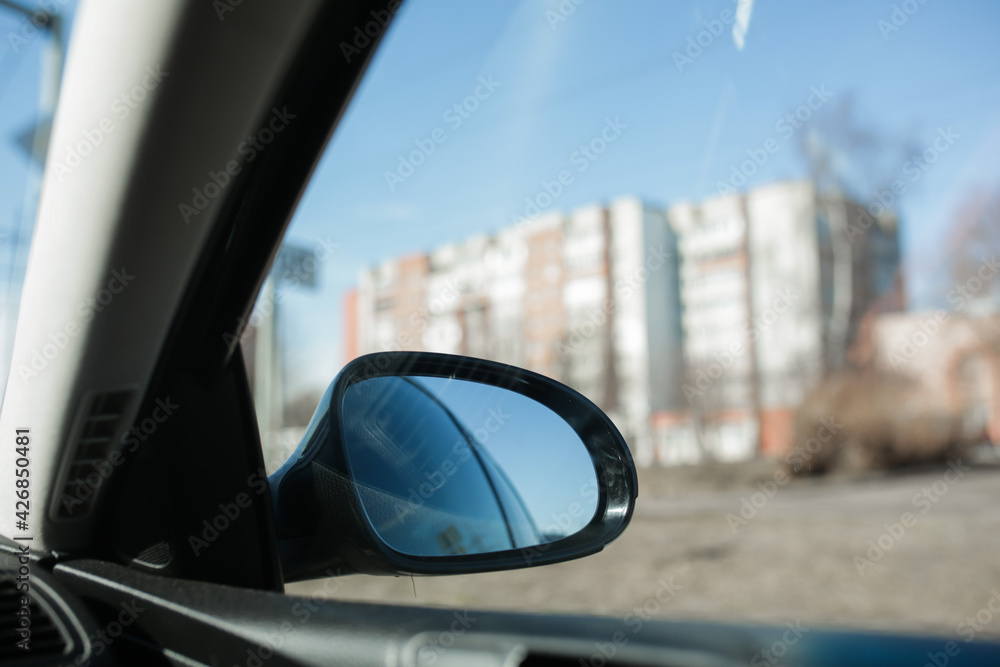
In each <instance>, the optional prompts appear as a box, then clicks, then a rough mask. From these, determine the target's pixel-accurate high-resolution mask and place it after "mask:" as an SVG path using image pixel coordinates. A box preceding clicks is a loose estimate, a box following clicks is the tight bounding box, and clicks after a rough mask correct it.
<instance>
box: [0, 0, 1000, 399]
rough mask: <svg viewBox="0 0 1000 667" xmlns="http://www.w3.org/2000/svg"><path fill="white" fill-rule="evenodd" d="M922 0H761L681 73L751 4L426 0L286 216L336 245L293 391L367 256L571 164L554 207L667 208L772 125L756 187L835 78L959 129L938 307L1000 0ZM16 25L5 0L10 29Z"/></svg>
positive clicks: (0, 208) (321, 352) (10, 115)
mask: <svg viewBox="0 0 1000 667" xmlns="http://www.w3.org/2000/svg"><path fill="white" fill-rule="evenodd" d="M910 2H912V3H913V7H916V8H917V9H916V12H915V13H913V14H912V16H908V18H907V20H906V22H905V23H904V24H902V25H901V26H900V27H899V30H897V31H894V32H892V33H889V34H888V35H887V38H885V37H884V36H883V33H882V32H881V31H880V27H879V21H880V20H881V21H889V20H890V19H891V16H892V13H893V5H894V4H896V5H897V6H899V5H901V4H902V3H900V2H895V3H893V2H879V1H875V0H844V1H841V2H836V3H831V2H818V1H808V2H806V1H801V0H798V1H796V0H757V1H756V2H755V3H754V6H753V11H752V15H751V19H750V24H749V30H748V32H747V35H746V41H745V45H744V48H743V49H742V50H739V49H737V48H736V46H735V44H734V42H733V39H732V38H731V36H730V31H729V27H728V26H727V27H726V30H725V31H724V32H723V33H722V34H721V35H720V36H718V37H713V39H712V40H711V41H710V43H708V45H707V46H705V47H704V50H703V53H702V54H701V55H700V56H699V57H697V58H696V59H694V61H693V62H692V63H690V64H687V65H686V66H685V67H684V68H683V71H678V68H677V66H676V65H675V60H674V57H673V54H674V53H675V52H683V51H684V50H685V48H686V47H687V46H688V40H689V38H690V39H697V36H698V34H699V32H701V31H703V30H704V29H705V28H704V22H705V21H712V20H714V19H717V18H718V17H719V16H720V15H721V14H722V12H723V11H724V10H731V9H733V8H734V6H735V3H734V2H733V0H699V1H694V2H663V1H662V0H621V1H617V2H611V1H610V0H585V1H584V2H582V4H580V5H579V6H577V7H576V10H575V11H574V12H573V13H572V14H571V15H569V16H568V17H566V20H565V21H562V22H559V23H556V24H554V25H553V24H552V23H551V22H550V18H549V16H551V14H550V15H549V16H547V14H546V12H547V11H555V10H557V9H558V7H559V5H560V4H563V3H561V2H560V1H559V0H523V1H518V0H507V1H497V2H489V3H486V2H468V1H467V0H410V1H409V2H408V3H407V4H406V5H405V6H404V8H403V9H402V10H401V11H400V14H399V17H398V20H397V21H396V22H395V23H394V25H393V26H392V28H391V29H390V31H389V33H388V35H387V38H386V40H385V41H384V43H383V48H382V49H381V50H380V52H379V53H378V55H377V56H376V58H375V61H374V63H373V65H372V67H371V68H370V69H369V72H368V76H367V77H366V79H365V81H364V82H363V83H362V85H361V87H360V89H359V91H358V94H357V96H356V98H355V100H354V101H353V103H352V105H351V107H350V109H349V111H348V113H347V114H346V116H345V118H344V120H343V122H342V124H341V126H340V127H339V129H338V130H337V132H336V134H335V136H334V139H333V141H332V142H331V144H330V146H329V148H328V150H327V153H326V155H325V156H324V158H323V160H322V163H321V164H320V166H319V168H318V169H317V171H316V173H315V174H314V178H313V182H312V183H311V185H310V187H309V190H308V191H307V194H306V196H305V197H304V199H303V201H302V203H301V205H300V208H299V210H298V211H297V213H296V215H295V219H294V221H293V224H292V227H291V229H290V232H289V236H288V239H289V240H290V241H293V242H295V243H297V244H301V245H304V246H306V247H312V246H313V245H314V244H315V242H316V240H317V239H319V238H324V239H326V238H329V239H330V240H331V241H332V242H334V243H337V244H339V250H338V252H337V253H336V255H335V256H334V258H333V259H332V260H330V261H328V262H326V263H324V264H323V265H322V267H321V269H320V271H321V276H320V289H319V290H317V291H313V292H305V291H301V290H299V291H294V290H289V292H288V299H287V304H288V305H287V307H285V308H284V310H283V314H284V316H285V318H286V319H285V321H284V322H283V324H282V333H283V335H284V337H285V343H286V352H287V355H286V356H287V361H286V370H287V374H288V381H289V385H290V387H291V388H292V390H293V391H295V390H297V389H298V388H302V387H306V386H317V387H318V386H321V385H325V384H326V383H327V382H329V380H330V379H331V378H332V377H333V375H335V373H336V371H337V370H338V369H339V368H340V366H341V365H342V361H343V356H342V345H341V338H342V335H341V321H340V314H341V308H342V306H341V299H342V296H343V293H344V291H345V290H346V289H347V288H349V287H350V286H351V285H353V284H354V283H355V281H356V278H357V274H358V271H359V270H360V269H361V268H362V267H364V266H366V265H369V264H372V263H375V262H377V261H378V260H380V259H384V258H389V257H393V256H396V255H399V254H401V253H405V252H413V251H421V250H428V249H430V248H433V247H435V246H437V245H439V244H441V243H445V242H448V241H455V240H460V239H463V238H466V237H469V236H472V235H475V234H479V233H484V232H491V231H495V230H497V229H499V228H501V227H504V226H506V225H508V224H509V221H510V219H511V216H512V215H514V214H516V213H518V212H520V211H522V210H523V209H524V206H525V204H524V202H525V198H527V197H534V196H535V195H537V194H538V193H539V192H540V191H541V187H542V186H541V183H542V182H543V181H546V180H552V179H554V178H555V177H556V175H557V174H558V173H559V171H561V170H563V169H572V170H573V176H574V180H573V183H572V184H571V185H570V186H568V187H566V188H565V190H564V192H563V193H562V194H561V195H560V196H559V197H558V198H557V199H556V201H555V203H554V204H553V206H552V208H554V209H559V210H563V211H565V210H568V209H572V208H573V207H576V206H579V205H583V204H588V203H592V202H595V201H607V200H609V199H611V198H614V197H617V196H620V195H626V194H633V195H638V196H640V197H642V198H643V199H645V200H647V201H649V202H651V203H653V204H658V205H664V206H665V205H669V204H672V203H675V202H677V201H680V200H685V199H687V200H699V199H701V198H704V197H706V196H710V195H713V194H714V193H715V192H716V184H717V182H718V181H719V180H722V179H726V178H728V177H729V175H730V172H731V168H732V165H734V164H736V163H738V162H741V161H743V160H744V159H745V158H746V152H747V151H748V150H752V149H756V148H759V147H760V146H762V145H763V144H764V142H765V141H766V140H768V139H769V138H774V139H776V140H777V141H778V144H779V149H778V150H777V152H776V153H774V154H773V155H771V156H770V157H769V159H768V161H767V163H766V164H764V166H763V167H761V168H760V169H759V170H758V171H757V173H756V174H754V175H753V176H752V177H751V178H750V181H749V183H748V186H753V185H757V184H762V183H767V182H771V181H774V180H778V179H789V178H799V177H801V176H802V175H803V174H804V163H803V160H802V159H801V157H800V153H799V150H798V148H797V136H795V137H792V138H791V139H787V140H786V139H783V138H782V137H781V135H779V134H778V132H777V131H776V129H775V124H776V123H777V122H778V121H779V120H780V119H781V118H782V117H783V116H784V115H785V114H787V113H789V112H791V111H794V110H795V108H796V107H798V106H799V105H801V104H803V103H805V102H806V101H807V99H808V97H809V95H810V90H811V89H812V88H813V87H814V86H826V88H827V89H828V90H829V91H831V93H832V97H831V99H830V101H829V102H827V105H834V104H836V103H837V102H839V101H840V100H842V99H844V98H845V97H847V96H852V97H853V99H854V100H855V103H856V107H857V119H858V122H859V123H860V124H861V125H862V126H864V127H865V128H866V129H870V130H873V131H875V132H876V133H878V134H879V135H880V136H884V137H888V138H890V139H892V140H899V141H902V140H908V141H910V142H912V143H914V144H915V145H917V146H919V147H924V146H927V145H929V144H930V142H932V141H933V140H934V137H935V135H936V133H937V130H938V128H945V127H952V128H953V129H954V131H955V132H956V133H958V135H959V136H960V138H959V139H958V140H957V141H956V142H955V144H954V146H953V147H952V148H951V149H950V150H949V151H948V152H947V153H946V154H944V155H942V157H941V159H940V160H939V161H938V162H937V163H936V164H935V165H933V167H931V168H930V169H928V170H927V171H926V172H925V173H924V174H923V175H922V177H921V178H920V179H919V181H918V182H916V183H913V184H912V185H911V187H909V190H908V192H907V193H906V195H905V196H904V198H903V200H902V202H901V203H900V205H899V213H900V217H901V219H902V222H903V244H904V253H905V258H906V261H907V262H908V263H909V264H910V266H911V271H910V276H911V278H912V283H913V284H912V285H911V289H912V291H914V292H915V295H916V296H917V297H918V299H924V300H925V301H926V302H927V303H931V301H930V298H931V296H933V295H932V294H930V293H929V292H927V291H926V289H925V288H926V285H925V284H923V283H921V281H920V279H919V278H920V275H919V274H920V271H923V272H924V273H925V274H926V273H928V268H927V267H934V266H937V263H938V262H939V261H940V257H939V256H938V251H939V248H940V247H941V245H942V243H941V241H942V239H943V238H944V237H945V236H946V235H947V228H948V224H949V222H950V219H951V215H952V214H953V212H954V210H955V209H956V207H957V206H958V205H959V203H960V202H961V201H962V200H963V198H964V197H966V196H967V195H968V193H969V191H970V190H971V189H972V188H974V187H977V186H983V185H990V186H994V187H995V186H996V184H997V182H998V175H1000V40H998V39H997V28H998V27H1000V4H997V3H995V2H990V1H988V0H953V1H951V2H944V0H926V2H924V4H920V1H919V0H910ZM17 25H18V24H17V23H16V22H15V21H14V20H13V19H12V17H11V16H10V15H8V14H6V13H4V12H0V35H7V33H8V32H9V31H10V30H11V29H12V27H16V26H17ZM883 25H884V24H883ZM703 39H704V38H703ZM41 42H42V39H40V38H36V39H34V40H32V41H31V42H30V43H29V45H28V49H26V50H24V51H22V52H21V53H20V54H17V57H14V54H11V53H8V52H7V51H9V49H7V48H6V43H7V40H6V39H3V40H2V43H0V52H3V56H2V59H0V94H2V97H0V133H2V134H3V138H2V140H0V224H4V225H7V224H9V222H10V221H11V220H12V219H13V216H14V212H15V211H18V210H19V209H20V206H21V201H22V199H23V189H24V182H25V171H24V165H25V164H26V157H25V156H24V155H23V153H21V152H20V149H19V148H17V147H16V146H15V145H14V139H13V135H14V134H15V133H16V132H19V131H22V130H23V129H24V128H25V127H27V126H28V125H30V124H31V123H32V122H33V120H34V117H33V114H34V105H35V104H36V101H37V82H38V74H39V58H38V54H37V49H40V48H41ZM31 50H36V52H34V53H32V52H31ZM490 76H492V77H493V80H495V81H496V82H499V84H500V85H499V87H498V88H496V90H495V91H494V92H493V93H492V94H491V95H490V96H489V97H488V99H485V100H484V101H482V102H481V105H480V107H479V109H477V110H476V111H475V112H473V113H472V114H471V115H470V116H469V117H468V118H467V119H464V120H463V122H462V124H461V126H460V127H457V128H454V127H452V125H451V124H449V123H448V122H446V121H445V119H444V113H445V112H446V110H447V109H449V108H450V107H451V106H452V105H454V104H455V103H457V102H461V101H462V100H463V99H464V98H465V97H466V96H467V95H469V94H471V93H472V92H473V91H474V90H475V88H476V86H477V85H478V80H479V77H490ZM607 118H612V119H614V118H619V119H620V121H621V122H622V123H624V124H626V125H627V128H626V129H624V130H623V132H622V134H621V137H620V138H619V139H618V141H616V142H615V143H613V144H611V145H610V146H609V147H608V150H607V151H606V152H605V153H604V154H603V155H601V156H600V157H599V158H598V159H596V160H595V161H594V162H593V163H592V164H590V165H589V167H588V169H587V170H586V171H585V172H582V173H581V172H579V171H577V170H576V169H575V168H574V167H573V166H572V163H571V156H572V155H573V153H574V151H576V150H577V149H578V147H579V146H580V145H581V144H584V143H587V142H589V141H590V140H591V139H593V138H594V137H596V136H598V134H599V133H600V131H601V130H602V128H603V127H604V124H605V119H607ZM436 128H441V129H442V130H443V131H444V132H445V135H446V137H447V139H446V141H445V142H444V143H443V144H439V145H438V146H437V148H436V150H435V151H434V153H433V154H432V155H430V156H429V157H428V158H427V160H426V161H425V163H424V164H423V165H421V166H420V167H419V168H417V169H416V171H415V173H414V174H413V175H412V176H410V177H408V178H407V179H406V180H405V181H404V182H403V183H401V184H398V185H397V187H396V188H395V190H394V191H390V189H389V187H388V186H387V184H386V177H385V173H386V172H387V171H392V170H394V169H396V167H397V164H398V156H399V155H400V154H406V153H409V152H410V151H412V150H414V148H415V145H414V141H416V140H426V139H427V138H428V137H430V136H431V135H432V132H433V131H434V130H435V129H436ZM890 171H891V170H890ZM0 251H3V252H7V248H6V247H3V246H0ZM6 256H9V255H5V257H6ZM7 261H8V260H5V261H4V264H5V266H6V264H7ZM917 269H920V271H918V270H917Z"/></svg>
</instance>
